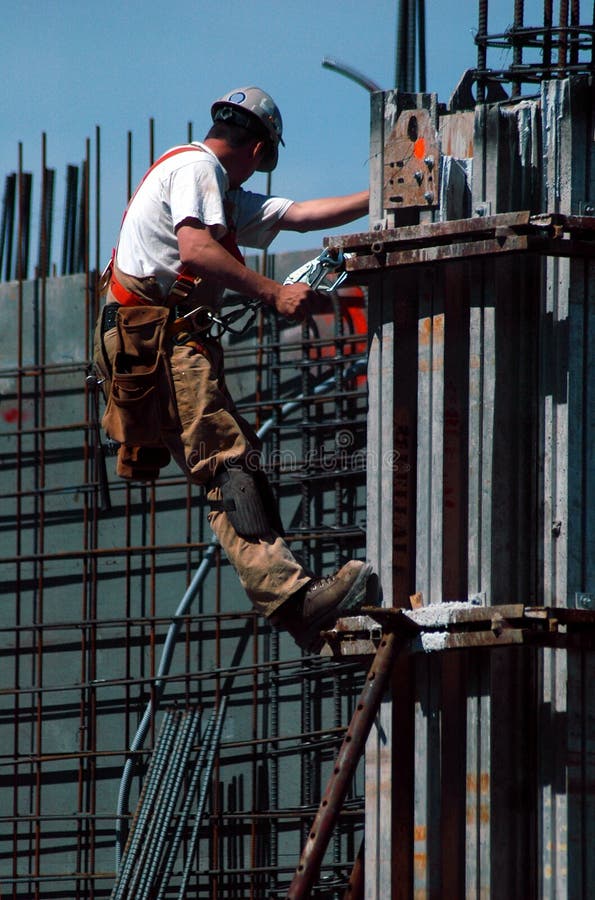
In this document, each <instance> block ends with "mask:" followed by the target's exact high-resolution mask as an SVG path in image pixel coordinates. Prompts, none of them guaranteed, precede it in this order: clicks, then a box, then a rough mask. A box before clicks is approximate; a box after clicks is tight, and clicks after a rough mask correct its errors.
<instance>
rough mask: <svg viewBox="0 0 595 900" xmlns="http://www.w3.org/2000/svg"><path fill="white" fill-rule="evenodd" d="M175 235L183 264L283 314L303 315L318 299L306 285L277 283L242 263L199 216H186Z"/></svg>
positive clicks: (198, 273)
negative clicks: (197, 217) (200, 220)
mask: <svg viewBox="0 0 595 900" xmlns="http://www.w3.org/2000/svg"><path fill="white" fill-rule="evenodd" d="M176 235H177V238H178V247H179V250H180V260H181V262H182V265H183V266H184V267H188V268H189V269H190V270H191V271H192V272H194V273H195V274H196V275H200V276H201V277H203V278H205V279H215V280H217V281H219V282H221V283H222V284H223V285H224V286H225V287H226V288H229V289H230V290H232V291H237V292H238V293H240V294H245V295H247V296H248V297H254V299H256V300H262V301H263V303H267V304H268V305H269V306H273V307H274V308H275V309H276V310H277V312H278V313H280V314H281V315H283V316H291V317H297V318H302V317H303V316H305V315H306V313H307V312H308V311H309V309H310V307H311V304H312V303H313V302H315V301H316V295H315V294H314V293H313V292H312V291H311V290H310V289H309V288H308V287H307V286H306V285H303V284H292V285H282V284H278V283H277V282H276V281H273V280H272V279H271V278H265V276H264V275H260V274H259V273H258V272H254V271H253V270H252V269H249V268H248V267H247V266H244V265H242V263H241V262H239V261H238V260H237V259H235V257H233V256H232V255H231V253H228V252H227V250H226V249H225V248H224V247H222V246H221V244H220V243H219V242H218V241H217V240H215V238H214V237H213V234H212V233H211V231H210V229H209V228H208V227H206V226H204V225H203V224H202V223H201V222H199V221H198V220H197V219H185V220H184V221H183V222H182V223H181V224H180V225H179V226H178V228H177V231H176Z"/></svg>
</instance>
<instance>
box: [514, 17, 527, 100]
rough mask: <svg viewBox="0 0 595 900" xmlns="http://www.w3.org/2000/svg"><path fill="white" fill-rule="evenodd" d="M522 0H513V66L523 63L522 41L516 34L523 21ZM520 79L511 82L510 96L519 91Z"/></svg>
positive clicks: (517, 66)
mask: <svg viewBox="0 0 595 900" xmlns="http://www.w3.org/2000/svg"><path fill="white" fill-rule="evenodd" d="M524 10H525V3H524V0H514V19H513V28H512V41H513V44H512V65H513V68H519V67H520V66H521V65H522V64H523V43H522V39H520V38H519V37H518V36H517V31H518V29H520V28H522V27H523V22H524ZM521 83H522V82H521V81H520V80H515V81H513V82H512V96H513V97H518V96H519V94H520V93H521Z"/></svg>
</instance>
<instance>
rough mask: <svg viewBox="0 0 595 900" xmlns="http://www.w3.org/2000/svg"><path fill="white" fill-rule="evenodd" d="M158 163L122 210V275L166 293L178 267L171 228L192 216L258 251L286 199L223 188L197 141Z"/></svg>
mask: <svg viewBox="0 0 595 900" xmlns="http://www.w3.org/2000/svg"><path fill="white" fill-rule="evenodd" d="M188 148H189V149H188V150H184V151H183V152H180V153H175V154H174V155H173V156H170V157H169V158H168V159H165V160H164V161H163V162H160V163H159V164H158V165H157V166H156V167H155V168H154V169H153V170H152V171H150V172H149V174H148V175H147V176H146V178H145V180H144V181H143V182H142V184H141V185H140V187H139V188H138V189H137V191H136V193H135V194H134V196H133V198H132V200H131V202H130V205H129V207H128V210H127V212H126V215H125V218H124V221H123V223H122V228H121V231H120V239H119V243H118V250H117V256H116V261H117V264H118V267H119V268H120V269H121V270H122V272H125V273H127V274H128V275H135V276H137V277H144V276H147V275H154V276H156V277H157V279H158V281H159V284H160V286H161V288H162V290H163V291H164V292H165V293H167V291H169V288H170V287H171V284H172V283H173V281H174V280H175V278H176V276H177V273H178V271H179V270H180V256H179V251H178V242H177V239H176V234H175V228H176V226H177V225H179V224H180V222H182V221H183V220H184V219H187V218H193V219H198V220H199V221H200V222H202V223H203V225H209V226H214V227H215V232H214V233H215V237H216V238H217V239H219V238H221V237H223V236H224V235H225V233H226V232H227V230H228V228H229V227H232V228H233V229H235V231H236V241H237V243H238V245H239V246H241V247H255V248H257V249H264V248H266V247H268V246H269V244H270V243H271V241H272V240H273V238H274V237H275V236H276V235H277V233H278V231H279V220H280V219H281V218H282V216H283V215H284V213H285V212H286V210H287V209H288V208H289V207H290V206H291V204H292V202H293V201H292V200H286V199H284V198H282V197H266V196H264V195H262V194H254V193H252V192H250V191H245V190H243V188H236V189H233V190H230V189H229V177H228V175H227V172H226V170H225V169H224V167H223V166H222V165H221V163H220V162H219V160H218V159H217V157H216V156H215V154H214V153H212V151H211V150H209V148H208V147H206V146H205V145H204V144H201V143H198V142H196V143H194V144H189V145H188Z"/></svg>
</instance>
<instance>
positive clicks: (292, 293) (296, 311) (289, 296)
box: [275, 284, 318, 322]
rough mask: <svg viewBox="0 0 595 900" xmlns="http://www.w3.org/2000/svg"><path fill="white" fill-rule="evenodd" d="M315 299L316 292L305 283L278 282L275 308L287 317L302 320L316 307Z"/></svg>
mask: <svg viewBox="0 0 595 900" xmlns="http://www.w3.org/2000/svg"><path fill="white" fill-rule="evenodd" d="M317 299H318V298H317V294H316V293H315V292H314V291H312V290H310V288H309V287H308V285H306V284H280V285H279V290H278V292H277V296H276V298H275V309H276V310H277V312H278V313H279V314H280V315H282V316H287V318H288V319H296V320H297V321H299V322H302V321H303V320H304V319H305V318H306V316H308V314H309V313H311V312H314V310H315V309H316V303H317Z"/></svg>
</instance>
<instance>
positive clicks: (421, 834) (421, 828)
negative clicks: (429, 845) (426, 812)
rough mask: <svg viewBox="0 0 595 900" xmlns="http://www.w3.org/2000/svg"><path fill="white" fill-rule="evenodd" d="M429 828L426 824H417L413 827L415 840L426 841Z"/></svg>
mask: <svg viewBox="0 0 595 900" xmlns="http://www.w3.org/2000/svg"><path fill="white" fill-rule="evenodd" d="M427 833H428V830H427V828H426V826H425V825H416V826H415V828H414V829H413V840H414V841H425V839H426V835H427Z"/></svg>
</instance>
